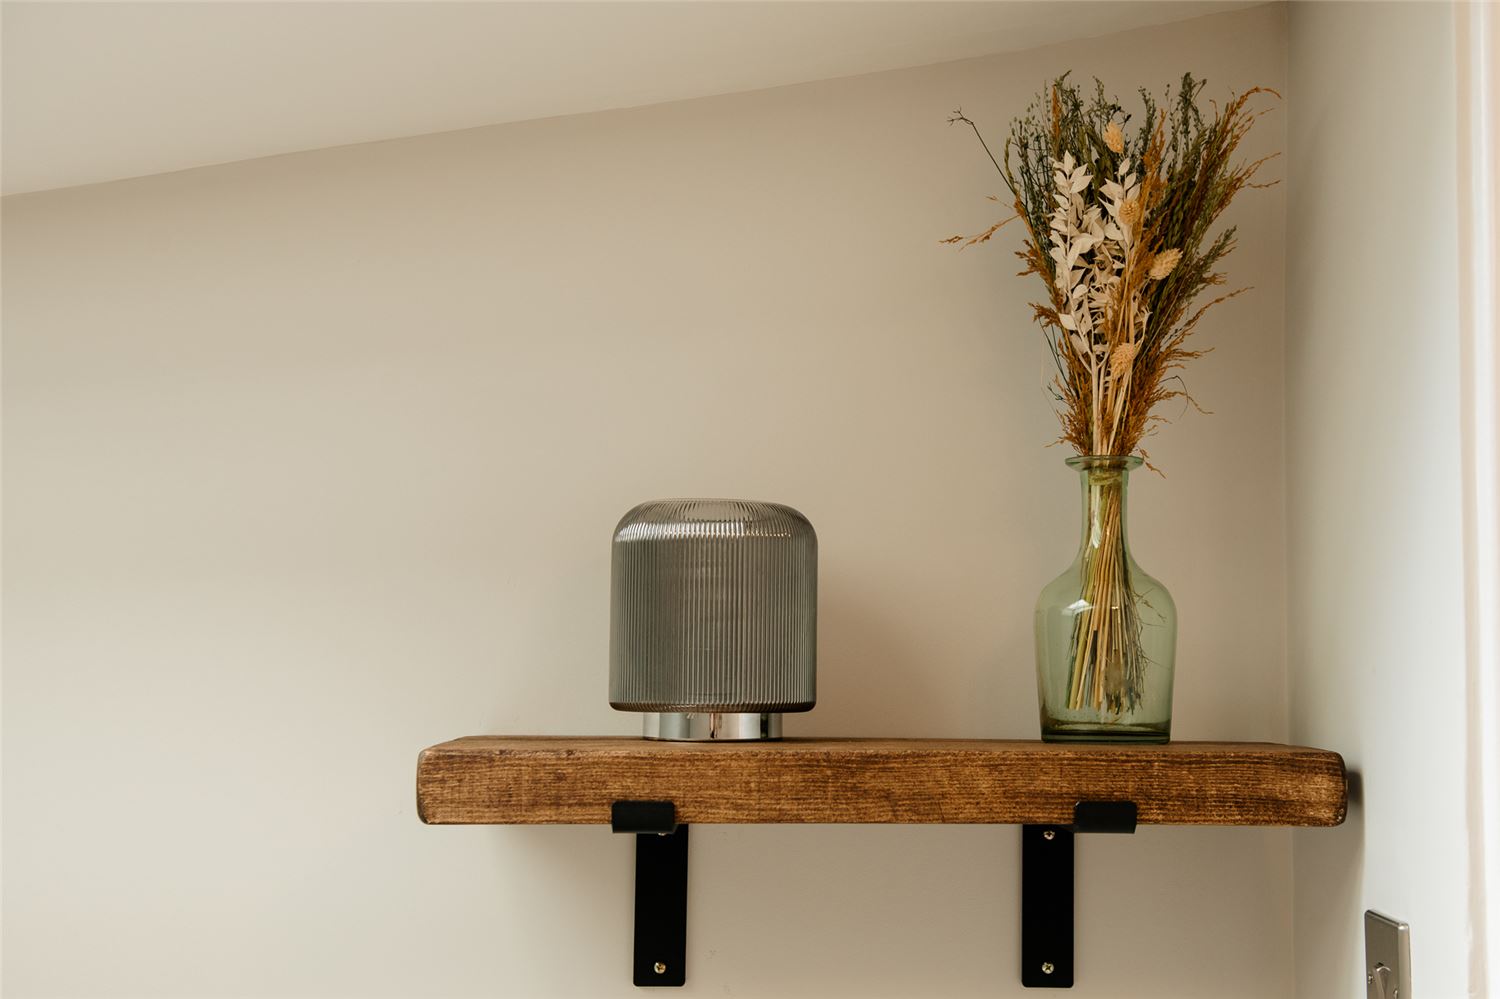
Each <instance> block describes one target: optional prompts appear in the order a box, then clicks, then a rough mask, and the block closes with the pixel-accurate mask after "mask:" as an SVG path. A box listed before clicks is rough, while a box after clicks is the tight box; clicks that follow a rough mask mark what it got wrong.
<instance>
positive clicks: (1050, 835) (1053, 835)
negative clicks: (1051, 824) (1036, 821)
mask: <svg viewBox="0 0 1500 999" xmlns="http://www.w3.org/2000/svg"><path fill="white" fill-rule="evenodd" d="M1056 838H1057V833H1055V832H1053V831H1052V830H1051V829H1046V830H1043V832H1042V839H1056ZM1047 974H1049V975H1050V974H1052V972H1050V971H1049V972H1047Z"/></svg>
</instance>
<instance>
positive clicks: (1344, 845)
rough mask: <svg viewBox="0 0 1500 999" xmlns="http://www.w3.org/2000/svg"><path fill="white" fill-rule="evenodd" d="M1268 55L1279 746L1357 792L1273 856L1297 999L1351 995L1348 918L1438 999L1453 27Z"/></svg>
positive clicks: (1358, 986) (1429, 14)
mask: <svg viewBox="0 0 1500 999" xmlns="http://www.w3.org/2000/svg"><path fill="white" fill-rule="evenodd" d="M1290 38H1291V44H1290V50H1289V51H1290V56H1289V60H1290V61H1289V77H1290V79H1289V87H1290V94H1291V97H1290V101H1289V105H1288V112H1289V120H1290V124H1291V135H1290V140H1289V149H1290V157H1289V159H1290V163H1289V165H1288V167H1287V171H1288V175H1289V177H1290V180H1291V184H1290V194H1289V197H1290V199H1291V200H1290V203H1289V207H1288V214H1287V219H1288V224H1287V274H1288V279H1287V330H1286V332H1287V395H1288V400H1287V441H1288V448H1287V460H1288V465H1287V481H1288V485H1289V489H1288V501H1287V510H1288V552H1289V559H1288V567H1289V574H1288V588H1289V590H1288V598H1289V601H1288V602H1289V606H1290V608H1291V613H1290V626H1289V654H1288V658H1289V667H1290V674H1291V725H1292V728H1291V734H1292V738H1293V739H1294V740H1297V741H1302V742H1309V743H1314V744H1319V745H1328V746H1336V747H1338V748H1339V750H1340V751H1341V752H1343V753H1344V755H1345V758H1346V759H1347V761H1348V763H1349V766H1350V768H1351V770H1353V771H1355V772H1356V773H1357V774H1358V777H1357V782H1356V784H1355V785H1354V786H1355V788H1356V793H1355V795H1354V800H1353V802H1352V803H1351V809H1350V814H1349V821H1348V823H1347V824H1346V825H1345V826H1344V827H1342V828H1341V829H1338V830H1334V831H1332V832H1324V833H1313V832H1299V833H1297V834H1296V835H1295V844H1296V845H1295V883H1296V909H1295V929H1296V938H1297V985H1298V992H1297V994H1298V995H1299V996H1303V997H1306V999H1340V997H1346V999H1353V997H1356V996H1363V995H1364V984H1363V982H1364V975H1363V967H1364V964H1363V962H1364V946H1363V927H1362V920H1361V915H1362V913H1363V911H1364V910H1365V909H1367V908H1371V909H1377V910H1379V911H1382V912H1385V913H1387V914H1388V915H1391V916H1394V917H1396V918H1398V919H1403V920H1406V921H1408V922H1409V923H1410V924H1411V927H1412V931H1411V934H1412V935H1411V948H1412V964H1413V968H1414V980H1413V988H1414V991H1415V993H1416V994H1417V995H1418V996H1422V997H1428V996H1431V997H1434V999H1448V997H1454V999H1457V997H1460V996H1468V995H1470V994H1471V993H1470V991H1469V971H1470V967H1469V939H1468V937H1469V924H1468V920H1467V918H1466V911H1467V903H1468V898H1467V884H1468V871H1467V863H1466V859H1467V858H1466V853H1467V850H1468V838H1467V835H1466V831H1465V830H1466V825H1467V822H1468V821H1469V815H1468V813H1467V811H1466V786H1465V763H1464V761H1465V714H1466V711H1465V689H1464V683H1465V672H1464V656H1465V652H1464V590H1463V582H1464V577H1463V540H1462V531H1463V517H1462V504H1461V492H1460V489H1461V479H1462V476H1461V464H1460V446H1459V427H1460V424H1459V410H1458V400H1459V395H1460V379H1459V368H1458V358H1459V328H1458V305H1457V298H1458V260H1457V231H1458V228H1457V225H1456V222H1457V216H1456V210H1457V194H1456V191H1455V184H1456V180H1457V176H1458V170H1457V166H1456V163H1455V156H1456V151H1457V141H1458V140H1457V131H1456V121H1455V107H1456V104H1457V97H1456V93H1455V82H1454V72H1453V56H1454V35H1453V9H1452V7H1451V6H1450V5H1448V4H1420V3H1418V4H1379V5H1370V4H1359V5H1356V4H1294V5H1293V6H1292V13H1291V32H1290ZM1367 157H1372V158H1367ZM1473 994H1475V995H1479V994H1482V993H1481V992H1475V993H1473Z"/></svg>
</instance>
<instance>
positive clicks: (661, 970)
mask: <svg viewBox="0 0 1500 999" xmlns="http://www.w3.org/2000/svg"><path fill="white" fill-rule="evenodd" d="M651 970H652V971H654V972H656V973H657V974H658V975H665V974H666V973H667V966H666V965H665V964H663V963H661V962H660V961H657V962H656V963H655V964H653V965H652V966H651ZM1049 974H1050V972H1049Z"/></svg>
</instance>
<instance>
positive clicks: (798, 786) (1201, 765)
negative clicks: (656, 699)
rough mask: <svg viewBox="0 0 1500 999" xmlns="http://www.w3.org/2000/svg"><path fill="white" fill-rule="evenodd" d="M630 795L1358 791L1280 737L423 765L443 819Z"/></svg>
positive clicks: (826, 742) (892, 798) (666, 747)
mask: <svg viewBox="0 0 1500 999" xmlns="http://www.w3.org/2000/svg"><path fill="white" fill-rule="evenodd" d="M628 800H657V801H672V802H673V803H674V804H675V805H676V808H677V816H678V820H679V821H680V822H685V823H782V822H792V823H797V822H808V823H890V822H916V823H998V824H1015V825H1028V824H1048V823H1051V824H1067V823H1071V822H1072V821H1073V807H1074V805H1075V804H1076V803H1077V802H1079V801H1132V802H1134V803H1135V805H1136V808H1137V810H1138V816H1139V822H1140V823H1141V824H1142V825H1231V826H1336V825H1338V824H1340V823H1341V822H1343V821H1344V816H1345V813H1346V811H1347V807H1348V791H1347V779H1346V775H1345V770H1344V761H1343V758H1342V757H1340V756H1339V754H1337V753H1334V752H1329V751H1327V750H1322V749H1312V748H1308V747H1303V746H1285V745H1280V744H1276V743H1238V742H1235V743H1224V742H1173V743H1167V744H1166V745H1161V746H1129V745H1122V746H1094V745H1089V746H1079V745H1060V744H1056V743H1041V742H1026V741H1007V740H951V739H930V740H929V739H786V740H782V741H778V742H766V743H718V744H704V743H668V742H649V741H646V740H643V739H636V738H568V737H544V736H532V737H512V736H475V737H469V738H464V739H455V740H453V741H452V742H445V743H441V744H439V745H436V746H433V747H431V748H429V749H426V750H424V751H423V752H422V754H421V756H420V758H419V762H418V765H417V812H418V815H419V816H420V817H421V819H422V821H423V822H427V823H431V824H454V823H463V824H473V823H495V824H537V823H541V824H600V825H603V824H607V823H608V822H609V821H610V807H611V804H612V803H613V802H615V801H628Z"/></svg>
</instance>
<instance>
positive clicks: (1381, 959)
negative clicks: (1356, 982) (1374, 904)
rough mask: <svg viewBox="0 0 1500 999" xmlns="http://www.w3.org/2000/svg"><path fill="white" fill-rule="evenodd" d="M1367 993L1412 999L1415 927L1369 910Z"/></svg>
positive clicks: (1374, 997)
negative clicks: (1412, 933) (1413, 934)
mask: <svg viewBox="0 0 1500 999" xmlns="http://www.w3.org/2000/svg"><path fill="white" fill-rule="evenodd" d="M1365 995H1366V996H1367V997H1368V999H1412V994H1411V928H1410V927H1409V926H1407V925H1406V924H1405V923H1403V922H1401V921H1399V920H1396V919H1392V918H1391V917H1390V916H1382V915H1381V914H1380V913H1378V912H1375V911H1374V910H1372V909H1367V910H1365Z"/></svg>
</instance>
